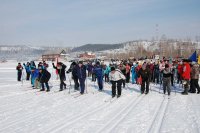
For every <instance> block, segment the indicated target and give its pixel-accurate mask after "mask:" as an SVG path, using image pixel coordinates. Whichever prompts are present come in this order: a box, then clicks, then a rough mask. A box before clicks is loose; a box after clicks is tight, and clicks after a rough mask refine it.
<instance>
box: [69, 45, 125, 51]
mask: <svg viewBox="0 0 200 133" xmlns="http://www.w3.org/2000/svg"><path fill="white" fill-rule="evenodd" d="M119 48H124V44H86V45H83V46H80V47H76V48H73V49H72V52H79V51H92V52H96V51H104V50H111V49H119Z"/></svg>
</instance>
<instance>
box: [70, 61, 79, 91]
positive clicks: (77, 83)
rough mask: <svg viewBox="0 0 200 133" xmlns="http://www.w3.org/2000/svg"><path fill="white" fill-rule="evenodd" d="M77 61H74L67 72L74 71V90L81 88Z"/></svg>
mask: <svg viewBox="0 0 200 133" xmlns="http://www.w3.org/2000/svg"><path fill="white" fill-rule="evenodd" d="M76 66H77V63H76V62H72V64H71V65H70V68H69V69H68V70H67V73H70V72H72V79H73V80H74V90H79V82H78V76H77V75H76V69H75V68H76Z"/></svg>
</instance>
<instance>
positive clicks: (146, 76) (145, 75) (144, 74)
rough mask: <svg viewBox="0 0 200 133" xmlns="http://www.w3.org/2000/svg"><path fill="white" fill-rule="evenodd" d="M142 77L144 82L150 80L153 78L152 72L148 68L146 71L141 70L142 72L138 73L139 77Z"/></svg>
mask: <svg viewBox="0 0 200 133" xmlns="http://www.w3.org/2000/svg"><path fill="white" fill-rule="evenodd" d="M140 76H141V77H142V81H147V80H149V79H150V77H151V74H150V70H149V69H148V68H146V69H145V70H143V69H142V68H140V70H139V72H138V77H140Z"/></svg>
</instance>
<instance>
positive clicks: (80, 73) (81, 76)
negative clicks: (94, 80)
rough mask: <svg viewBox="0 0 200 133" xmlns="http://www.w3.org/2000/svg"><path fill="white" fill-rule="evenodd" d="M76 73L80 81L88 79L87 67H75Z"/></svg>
mask: <svg viewBox="0 0 200 133" xmlns="http://www.w3.org/2000/svg"><path fill="white" fill-rule="evenodd" d="M75 73H76V75H77V77H78V78H79V79H86V66H85V65H82V67H79V66H78V65H77V66H76V67H75Z"/></svg>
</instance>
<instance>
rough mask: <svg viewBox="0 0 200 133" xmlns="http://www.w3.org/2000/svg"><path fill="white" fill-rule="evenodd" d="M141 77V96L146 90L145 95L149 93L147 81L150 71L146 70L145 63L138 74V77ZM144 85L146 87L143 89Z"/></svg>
mask: <svg viewBox="0 0 200 133" xmlns="http://www.w3.org/2000/svg"><path fill="white" fill-rule="evenodd" d="M140 76H141V77H142V84H141V94H143V93H144V91H145V90H146V92H145V94H148V93H149V80H150V77H151V74H150V70H149V69H148V68H146V63H144V64H143V65H142V68H141V69H140V70H139V72H138V77H140ZM145 84H146V87H145Z"/></svg>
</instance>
